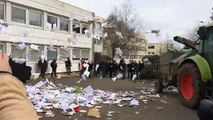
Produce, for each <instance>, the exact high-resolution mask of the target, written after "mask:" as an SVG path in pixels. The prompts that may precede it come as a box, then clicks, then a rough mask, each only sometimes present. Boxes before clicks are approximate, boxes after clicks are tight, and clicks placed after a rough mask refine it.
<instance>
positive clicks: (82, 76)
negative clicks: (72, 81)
mask: <svg viewBox="0 0 213 120" xmlns="http://www.w3.org/2000/svg"><path fill="white" fill-rule="evenodd" d="M83 67H84V68H85V70H84V72H83V74H82V75H81V79H80V80H78V81H77V83H80V82H81V81H82V80H86V79H87V77H89V75H90V72H89V71H88V70H89V64H88V63H86V62H85V63H84V64H83Z"/></svg>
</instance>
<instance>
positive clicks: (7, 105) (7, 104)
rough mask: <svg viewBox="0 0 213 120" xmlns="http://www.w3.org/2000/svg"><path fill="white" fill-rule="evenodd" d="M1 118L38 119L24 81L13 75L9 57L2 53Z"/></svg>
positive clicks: (0, 78) (0, 81)
mask: <svg viewBox="0 0 213 120" xmlns="http://www.w3.org/2000/svg"><path fill="white" fill-rule="evenodd" d="M0 101H1V102H0V120H38V116H37V114H36V111H35V110H34V107H33V105H32V103H31V101H30V100H29V99H28V97H27V95H26V91H25V87H24V85H23V83H22V82H21V81H20V80H18V79H17V78H16V77H14V76H13V75H12V70H11V67H10V64H9V57H8V56H7V55H6V54H2V53H0Z"/></svg>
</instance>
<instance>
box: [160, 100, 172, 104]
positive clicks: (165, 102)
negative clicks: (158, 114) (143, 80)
mask: <svg viewBox="0 0 213 120" xmlns="http://www.w3.org/2000/svg"><path fill="white" fill-rule="evenodd" d="M160 102H162V103H164V104H171V103H170V102H167V101H164V100H160Z"/></svg>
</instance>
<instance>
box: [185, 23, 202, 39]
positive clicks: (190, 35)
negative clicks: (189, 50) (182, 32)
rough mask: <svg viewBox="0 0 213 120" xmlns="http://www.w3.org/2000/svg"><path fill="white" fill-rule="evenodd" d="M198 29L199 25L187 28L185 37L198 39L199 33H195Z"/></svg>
mask: <svg viewBox="0 0 213 120" xmlns="http://www.w3.org/2000/svg"><path fill="white" fill-rule="evenodd" d="M198 29H199V26H197V27H194V28H193V29H191V30H189V32H188V35H187V38H189V39H191V40H192V41H196V40H198V39H199V35H198V34H197V31H198Z"/></svg>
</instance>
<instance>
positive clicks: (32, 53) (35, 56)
mask: <svg viewBox="0 0 213 120" xmlns="http://www.w3.org/2000/svg"><path fill="white" fill-rule="evenodd" d="M40 51H43V47H41V46H39V51H37V50H33V49H30V50H29V60H30V61H33V62H37V61H38V60H39V57H40V56H41V52H40Z"/></svg>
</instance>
